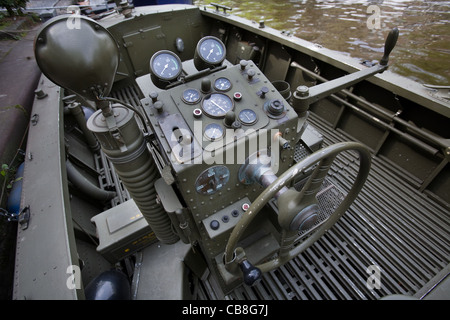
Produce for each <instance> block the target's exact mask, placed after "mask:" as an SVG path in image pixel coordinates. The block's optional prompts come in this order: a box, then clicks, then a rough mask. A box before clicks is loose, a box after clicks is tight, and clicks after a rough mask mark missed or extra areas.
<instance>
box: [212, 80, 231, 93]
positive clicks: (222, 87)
mask: <svg viewBox="0 0 450 320" xmlns="http://www.w3.org/2000/svg"><path fill="white" fill-rule="evenodd" d="M214 89H216V90H217V91H228V90H230V89H231V81H230V80H229V79H227V78H218V79H217V80H216V81H214Z"/></svg>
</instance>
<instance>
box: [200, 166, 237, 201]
mask: <svg viewBox="0 0 450 320" xmlns="http://www.w3.org/2000/svg"><path fill="white" fill-rule="evenodd" d="M229 179H230V170H228V168H227V167H225V166H214V167H211V168H209V169H206V170H205V171H203V172H202V173H200V175H199V176H198V177H197V180H196V181H195V190H197V192H198V193H200V194H204V195H210V194H214V193H216V192H217V191H219V190H220V189H222V188H223V187H224V186H225V185H226V184H227V182H228V180H229Z"/></svg>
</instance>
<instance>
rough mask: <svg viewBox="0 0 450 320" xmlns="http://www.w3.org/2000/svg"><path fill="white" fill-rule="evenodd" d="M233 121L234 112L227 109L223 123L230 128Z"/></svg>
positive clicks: (234, 117) (234, 119)
mask: <svg viewBox="0 0 450 320" xmlns="http://www.w3.org/2000/svg"><path fill="white" fill-rule="evenodd" d="M235 121H236V114H235V113H234V112H233V111H228V112H227V113H226V114H225V118H224V119H223V123H224V125H225V126H226V127H228V128H230V127H231V126H232V125H233V122H235Z"/></svg>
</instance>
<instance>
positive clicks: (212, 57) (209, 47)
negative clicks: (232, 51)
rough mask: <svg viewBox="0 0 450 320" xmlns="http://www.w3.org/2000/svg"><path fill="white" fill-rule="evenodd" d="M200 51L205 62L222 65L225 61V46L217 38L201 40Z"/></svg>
mask: <svg viewBox="0 0 450 320" xmlns="http://www.w3.org/2000/svg"><path fill="white" fill-rule="evenodd" d="M198 51H199V54H200V56H201V57H202V58H203V60H205V61H206V62H209V63H210V64H212V65H217V64H220V63H222V61H223V60H224V59H225V46H224V44H223V43H222V41H220V40H219V39H217V38H216V37H205V38H203V39H201V40H200V42H199V46H198Z"/></svg>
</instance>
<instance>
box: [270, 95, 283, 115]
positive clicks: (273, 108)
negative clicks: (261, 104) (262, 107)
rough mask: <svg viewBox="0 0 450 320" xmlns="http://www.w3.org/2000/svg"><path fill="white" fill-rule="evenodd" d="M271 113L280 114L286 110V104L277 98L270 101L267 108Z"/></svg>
mask: <svg viewBox="0 0 450 320" xmlns="http://www.w3.org/2000/svg"><path fill="white" fill-rule="evenodd" d="M267 110H268V111H269V113H270V114H272V115H274V116H279V115H281V114H282V113H283V112H284V104H283V102H282V101H281V100H278V99H275V100H272V101H270V104H269V106H268V108H267Z"/></svg>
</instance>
